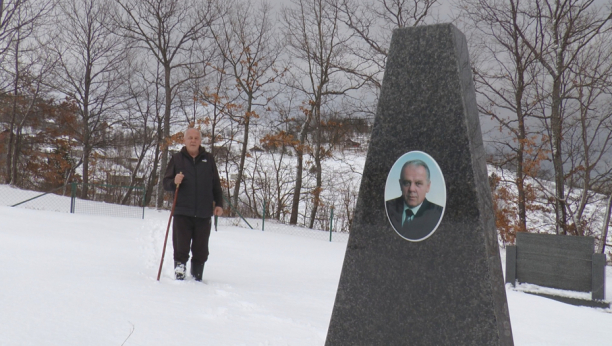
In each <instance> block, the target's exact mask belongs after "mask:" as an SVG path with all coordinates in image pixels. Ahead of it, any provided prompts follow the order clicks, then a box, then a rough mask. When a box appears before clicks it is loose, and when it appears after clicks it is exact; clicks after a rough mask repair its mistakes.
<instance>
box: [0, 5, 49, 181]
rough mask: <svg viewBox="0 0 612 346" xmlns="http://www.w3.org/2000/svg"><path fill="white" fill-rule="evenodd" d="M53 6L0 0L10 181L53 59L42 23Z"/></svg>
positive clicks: (0, 60) (0, 51) (0, 58)
mask: <svg viewBox="0 0 612 346" xmlns="http://www.w3.org/2000/svg"><path fill="white" fill-rule="evenodd" d="M51 5H52V3H51V2H47V1H45V2H40V3H31V2H26V1H23V2H18V1H10V2H8V3H7V4H6V5H5V4H4V3H2V2H0V11H2V12H0V20H2V21H1V22H0V43H3V44H6V46H0V64H1V66H2V70H3V72H5V73H4V76H5V77H6V79H5V80H4V81H2V82H0V85H2V90H4V91H8V89H9V85H10V89H11V90H12V105H11V111H10V120H9V122H8V131H9V136H8V143H7V157H6V175H5V181H6V183H7V184H13V183H14V178H15V177H16V175H17V162H18V160H19V154H20V141H21V130H22V128H23V126H24V124H25V121H26V120H27V118H28V116H29V115H30V114H31V111H32V108H33V107H34V104H35V102H36V99H37V98H38V96H39V94H40V92H41V87H42V86H43V80H44V78H45V77H46V75H47V73H48V71H49V69H50V68H51V67H52V65H53V58H52V57H50V56H49V54H48V52H45V50H44V46H45V40H46V38H45V37H44V28H45V27H46V26H45V25H44V24H45V23H44V22H43V19H44V18H43V17H44V16H45V15H46V14H47V13H48V12H49V11H50V10H51V8H52V6H51ZM5 6H6V7H5ZM10 60H12V63H11V62H9V61H10ZM9 81H10V82H9ZM25 89H27V90H26V91H25V92H23V91H24V90H25ZM22 94H23V95H22ZM25 94H27V96H25ZM26 98H27V100H26Z"/></svg>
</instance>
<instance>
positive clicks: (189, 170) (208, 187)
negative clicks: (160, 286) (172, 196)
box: [164, 128, 223, 281]
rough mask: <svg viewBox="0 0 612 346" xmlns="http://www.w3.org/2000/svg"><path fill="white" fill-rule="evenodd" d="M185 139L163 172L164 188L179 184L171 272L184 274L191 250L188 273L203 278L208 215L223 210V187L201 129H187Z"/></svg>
mask: <svg viewBox="0 0 612 346" xmlns="http://www.w3.org/2000/svg"><path fill="white" fill-rule="evenodd" d="M184 143H185V146H184V147H183V148H182V149H181V150H180V151H179V152H178V153H176V154H174V155H172V158H171V159H170V162H169V163H168V167H167V168H166V174H165V175H164V189H165V190H166V191H175V189H176V186H177V185H180V186H179V190H178V196H177V198H176V206H175V208H174V221H173V223H172V245H173V248H174V275H175V278H176V279H177V280H183V279H184V278H185V271H186V270H185V268H186V265H187V261H188V260H189V250H191V255H192V257H191V275H192V276H193V277H194V279H196V280H197V281H202V273H203V271H204V263H205V262H206V260H207V259H208V239H209V238H210V228H211V217H212V216H213V215H216V216H221V215H222V214H223V190H222V189H221V182H220V180H219V172H218V171H217V165H216V164H215V160H214V158H213V156H212V155H211V154H210V153H208V152H207V151H206V150H204V148H203V147H202V146H201V145H200V144H201V143H202V136H201V134H200V131H199V130H197V129H195V128H189V129H187V131H185V133H184ZM213 202H214V204H213ZM213 205H214V207H213Z"/></svg>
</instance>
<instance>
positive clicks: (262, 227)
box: [261, 198, 266, 232]
mask: <svg viewBox="0 0 612 346" xmlns="http://www.w3.org/2000/svg"><path fill="white" fill-rule="evenodd" d="M265 224H266V199H265V198H264V200H263V213H262V214H261V231H262V232H263V230H264V225H265Z"/></svg>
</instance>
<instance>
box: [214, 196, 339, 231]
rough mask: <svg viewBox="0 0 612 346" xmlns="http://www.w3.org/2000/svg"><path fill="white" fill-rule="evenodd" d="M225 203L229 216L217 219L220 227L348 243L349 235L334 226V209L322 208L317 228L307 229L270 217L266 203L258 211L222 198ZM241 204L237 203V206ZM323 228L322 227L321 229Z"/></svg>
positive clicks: (305, 226) (301, 225)
mask: <svg viewBox="0 0 612 346" xmlns="http://www.w3.org/2000/svg"><path fill="white" fill-rule="evenodd" d="M223 198H224V200H225V202H226V206H225V207H226V210H227V209H230V211H231V216H224V217H221V218H219V219H218V223H219V225H221V226H237V227H244V228H249V229H253V230H259V231H263V232H274V233H283V234H291V235H298V236H303V237H308V238H313V239H321V240H326V241H330V242H332V241H333V242H336V241H337V242H346V241H348V237H349V233H348V232H347V231H341V230H340V229H339V228H338V227H336V226H335V225H336V224H338V221H339V220H338V218H337V217H336V216H334V207H333V206H332V207H328V208H322V209H321V210H320V213H319V218H318V220H317V222H316V223H315V224H316V225H317V226H319V227H313V228H308V227H307V225H304V224H296V225H291V224H289V222H287V221H285V220H277V219H273V218H272V217H270V215H269V213H268V212H267V211H266V203H265V202H264V203H261V204H260V205H261V206H260V209H261V210H256V209H254V208H253V207H252V206H247V205H246V204H245V205H239V206H238V207H236V206H234V205H232V204H231V202H230V201H229V200H228V199H227V198H226V197H225V196H224V197H223ZM241 203H243V202H240V201H239V204H241ZM321 226H324V227H321Z"/></svg>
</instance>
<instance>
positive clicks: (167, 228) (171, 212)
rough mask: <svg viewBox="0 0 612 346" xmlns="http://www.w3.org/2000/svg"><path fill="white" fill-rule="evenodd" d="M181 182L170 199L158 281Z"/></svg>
mask: <svg viewBox="0 0 612 346" xmlns="http://www.w3.org/2000/svg"><path fill="white" fill-rule="evenodd" d="M179 174H183V172H179ZM179 186H181V184H180V183H179V184H176V190H174V201H172V210H170V218H168V227H166V238H165V239H164V249H163V250H162V257H161V261H160V262H159V271H158V272H157V281H159V277H160V276H161V270H162V266H163V265H164V255H165V254H166V243H168V232H169V231H170V222H171V221H172V216H174V207H175V206H176V196H178V190H179Z"/></svg>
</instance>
